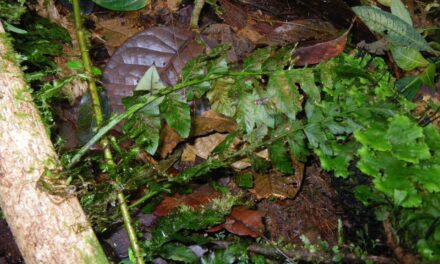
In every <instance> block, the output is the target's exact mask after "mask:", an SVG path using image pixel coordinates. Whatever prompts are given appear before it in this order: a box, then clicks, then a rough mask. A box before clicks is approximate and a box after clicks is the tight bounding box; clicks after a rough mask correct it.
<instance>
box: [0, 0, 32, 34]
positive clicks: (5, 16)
mask: <svg viewBox="0 0 440 264" xmlns="http://www.w3.org/2000/svg"><path fill="white" fill-rule="evenodd" d="M24 4H25V1H24V0H20V1H13V0H6V1H1V2H0V18H1V19H2V20H3V21H4V22H6V23H7V24H6V25H5V26H6V28H7V29H8V27H11V26H12V25H11V24H15V23H18V22H19V21H20V18H21V16H22V15H23V14H24V13H25V12H26V7H25V6H24ZM12 27H13V28H15V27H14V26H12Z"/></svg>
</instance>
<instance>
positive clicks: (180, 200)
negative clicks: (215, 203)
mask: <svg viewBox="0 0 440 264" xmlns="http://www.w3.org/2000/svg"><path fill="white" fill-rule="evenodd" d="M219 196H220V194H219V193H218V192H216V191H214V189H212V188H211V186H209V185H208V184H205V185H202V186H200V187H199V188H197V189H196V190H195V191H194V192H193V193H191V194H188V195H180V194H175V195H174V196H167V197H165V198H164V199H163V201H162V202H161V203H160V204H159V205H158V206H157V207H156V209H155V210H154V212H153V214H154V215H156V216H159V217H161V216H166V215H167V214H169V213H171V211H173V210H174V209H175V208H177V207H178V206H180V205H186V206H190V207H192V208H199V207H201V206H203V205H206V204H208V203H209V202H211V201H212V200H213V199H215V198H217V197H219Z"/></svg>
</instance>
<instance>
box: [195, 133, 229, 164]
mask: <svg viewBox="0 0 440 264" xmlns="http://www.w3.org/2000/svg"><path fill="white" fill-rule="evenodd" d="M226 136H227V135H226V134H220V133H214V134H211V135H209V136H205V137H200V138H197V139H196V140H195V142H194V149H195V150H196V155H197V156H199V157H201V158H203V159H208V157H209V155H210V154H211V152H212V151H213V150H214V149H215V148H216V147H217V146H218V145H219V144H220V143H221V142H222V141H223V140H224V139H225V138H226Z"/></svg>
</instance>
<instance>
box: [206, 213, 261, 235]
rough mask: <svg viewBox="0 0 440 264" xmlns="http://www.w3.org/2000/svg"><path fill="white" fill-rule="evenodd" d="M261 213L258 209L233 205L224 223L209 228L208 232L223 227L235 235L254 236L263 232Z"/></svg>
mask: <svg viewBox="0 0 440 264" xmlns="http://www.w3.org/2000/svg"><path fill="white" fill-rule="evenodd" d="M263 215H264V214H263V213H262V212H260V211H258V210H250V209H247V208H246V207H244V206H238V207H234V209H232V212H231V214H230V215H229V216H227V217H226V221H225V223H223V224H221V225H218V226H215V227H213V228H211V229H209V230H208V232H217V231H220V230H221V229H223V228H224V229H226V230H228V231H229V232H231V233H232V234H235V235H239V236H251V237H253V238H256V237H258V236H259V235H260V234H261V233H263V232H264V224H263V221H262V218H263Z"/></svg>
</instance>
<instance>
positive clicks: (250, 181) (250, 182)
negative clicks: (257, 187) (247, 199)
mask: <svg viewBox="0 0 440 264" xmlns="http://www.w3.org/2000/svg"><path fill="white" fill-rule="evenodd" d="M235 181H236V182H237V185H238V186H239V187H241V188H248V189H249V188H252V187H254V177H253V176H252V174H251V173H245V174H239V175H237V176H236V177H235Z"/></svg>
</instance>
